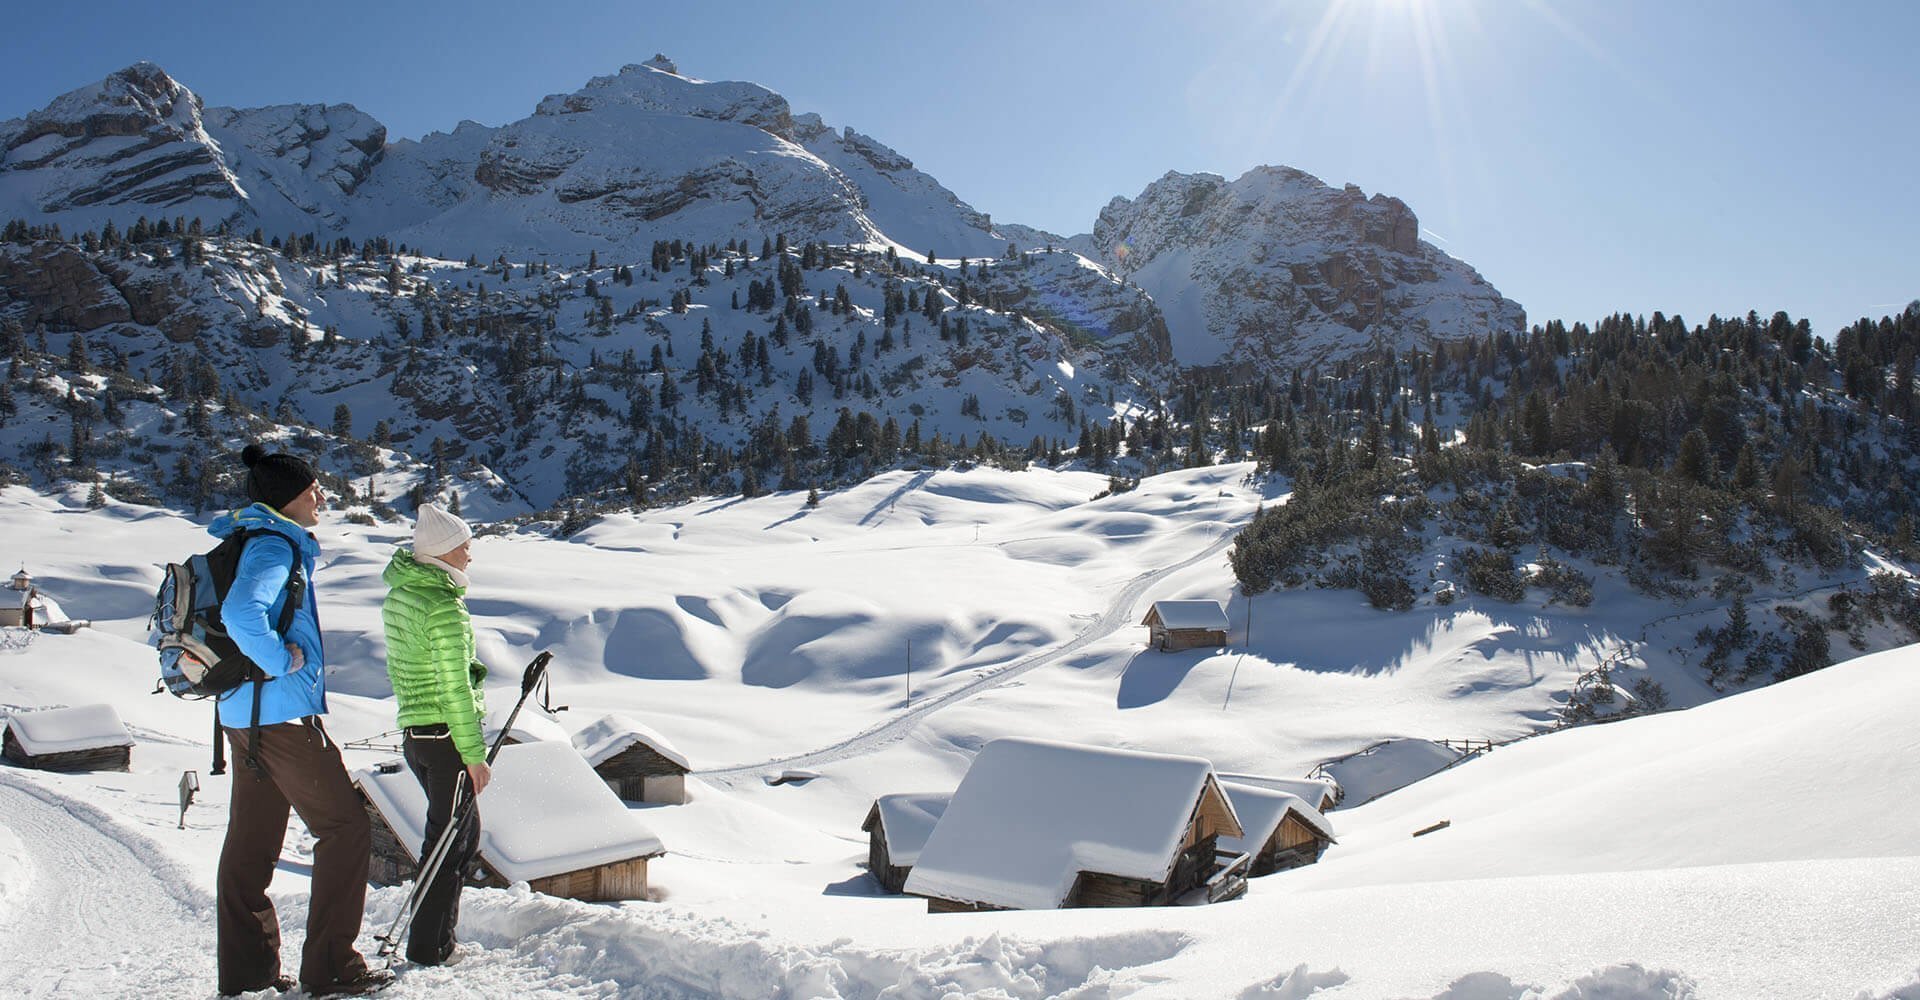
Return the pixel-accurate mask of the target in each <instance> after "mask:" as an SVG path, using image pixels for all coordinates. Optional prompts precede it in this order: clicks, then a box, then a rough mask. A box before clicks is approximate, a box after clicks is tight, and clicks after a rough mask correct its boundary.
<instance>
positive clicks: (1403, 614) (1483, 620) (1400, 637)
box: [1234, 591, 1629, 693]
mask: <svg viewBox="0 0 1920 1000" xmlns="http://www.w3.org/2000/svg"><path fill="white" fill-rule="evenodd" d="M1596 618H1598V616H1597V615H1595V614H1594V613H1592V611H1591V610H1590V609H1584V608H1567V607H1557V606H1556V607H1546V608H1543V607H1540V606H1539V605H1537V604H1534V603H1532V602H1530V601H1528V602H1522V603H1518V604H1504V603H1502V602H1499V601H1495V600H1492V599H1487V598H1473V599H1469V600H1466V601H1462V602H1461V603H1459V604H1456V605H1453V606H1450V607H1445V608H1433V607H1428V608H1419V609H1416V610H1413V611H1400V612H1395V611H1381V610H1378V609H1376V608H1373V607H1370V606H1368V605H1367V603H1366V600H1365V599H1364V598H1362V597H1360V596H1359V595H1358V594H1357V593H1354V592H1353V591H1317V592H1290V593H1285V594H1279V595H1273V596H1270V597H1262V598H1261V599H1259V601H1258V607H1257V609H1256V610H1255V612H1254V620H1253V628H1252V632H1253V637H1252V641H1251V642H1250V643H1249V642H1247V641H1246V640H1245V633H1244V632H1240V634H1238V635H1235V636H1234V638H1238V639H1241V640H1242V641H1241V642H1240V643H1238V644H1237V645H1238V646H1239V648H1241V649H1246V650H1247V651H1249V652H1251V653H1253V654H1254V655H1255V656H1258V657H1261V658H1263V659H1265V660H1268V661H1269V662H1273V663H1284V664H1289V665H1291V666H1293V667H1295V668H1297V669H1300V670H1306V671H1311V672H1316V673H1344V674H1358V675H1361V676H1375V675H1380V674H1389V673H1393V672H1395V671H1397V670H1399V669H1400V668H1401V667H1403V666H1405V665H1407V664H1408V663H1409V662H1410V661H1416V660H1426V659H1430V658H1431V657H1432V656H1433V655H1434V653H1435V652H1436V650H1446V649H1451V650H1452V651H1451V653H1448V654H1446V655H1448V656H1449V658H1450V659H1452V660H1454V661H1458V662H1459V663H1460V664H1461V665H1462V666H1463V667H1469V668H1470V667H1471V666H1472V665H1475V664H1483V663H1486V662H1488V661H1491V660H1495V659H1503V658H1513V659H1517V660H1518V661H1519V662H1520V663H1521V664H1522V665H1524V667H1525V668H1526V669H1525V675H1524V676H1521V675H1519V674H1515V675H1513V676H1511V677H1500V678H1493V677H1486V676H1482V677H1477V678H1474V679H1471V680H1467V679H1464V678H1463V682H1464V683H1465V685H1466V686H1465V688H1464V689H1463V691H1462V693H1477V692H1481V691H1488V690H1512V689H1516V688H1523V687H1530V686H1532V685H1534V684H1537V683H1539V682H1541V681H1542V680H1544V679H1545V678H1546V676H1547V675H1549V674H1551V673H1554V672H1557V671H1558V670H1561V669H1564V668H1563V667H1560V666H1557V665H1554V664H1543V663H1542V662H1541V661H1543V660H1548V661H1558V660H1562V659H1574V658H1578V659H1579V660H1581V661H1583V662H1584V661H1592V662H1591V663H1588V664H1587V665H1588V666H1591V665H1593V664H1595V663H1598V661H1599V660H1600V659H1601V658H1602V657H1604V656H1605V655H1606V653H1607V652H1609V651H1611V650H1612V649H1614V648H1616V647H1617V646H1618V645H1619V644H1620V643H1622V642H1624V641H1625V640H1626V638H1628V636H1626V635H1622V634H1621V633H1622V632H1626V631H1629V629H1628V628H1627V627H1625V626H1624V625H1623V624H1622V623H1602V622H1600V621H1597V620H1596ZM1243 620H1244V619H1243V618H1241V617H1240V614H1236V615H1235V618H1234V621H1235V623H1236V625H1238V624H1240V623H1241V622H1242V621H1243ZM1609 626H1611V627H1609ZM1236 631H1237V632H1238V631H1239V630H1236ZM1543 667H1547V668H1548V669H1543Z"/></svg>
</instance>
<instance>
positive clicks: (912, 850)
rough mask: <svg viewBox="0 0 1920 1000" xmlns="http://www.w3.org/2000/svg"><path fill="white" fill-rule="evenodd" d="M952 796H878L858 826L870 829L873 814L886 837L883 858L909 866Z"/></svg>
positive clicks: (918, 856)
mask: <svg viewBox="0 0 1920 1000" xmlns="http://www.w3.org/2000/svg"><path fill="white" fill-rule="evenodd" d="M952 799H953V796H952V795H948V794H945V793H941V792H914V793H903V794H896V795H882V796H880V797H879V798H877V799H874V800H873V808H872V809H870V810H868V812H867V822H866V823H864V824H862V825H861V829H863V830H872V829H873V820H874V818H875V817H876V816H877V817H878V818H879V820H880V830H881V832H882V833H883V834H884V835H885V837H886V844H887V860H889V861H891V862H893V863H894V864H896V865H904V866H912V865H913V864H915V863H916V862H918V861H919V860H920V849H921V848H923V847H925V846H926V845H927V838H928V837H929V836H931V835H932V834H933V828H934V825H935V824H937V823H939V822H940V816H941V814H943V813H945V812H946V811H947V803H948V802H950V801H952Z"/></svg>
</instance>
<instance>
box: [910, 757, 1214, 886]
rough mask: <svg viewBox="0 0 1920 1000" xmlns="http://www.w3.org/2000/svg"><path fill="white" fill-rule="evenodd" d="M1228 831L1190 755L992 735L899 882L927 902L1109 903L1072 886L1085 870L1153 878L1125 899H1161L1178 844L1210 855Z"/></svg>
mask: <svg viewBox="0 0 1920 1000" xmlns="http://www.w3.org/2000/svg"><path fill="white" fill-rule="evenodd" d="M1240 833H1241V828H1240V823H1239V820H1238V819H1237V818H1236V817H1235V816H1234V814H1233V807H1232V805H1231V804H1230V803H1229V802H1228V801H1227V799H1226V797H1225V795H1224V794H1223V793H1222V792H1221V790H1220V787H1219V784H1218V783H1217V782H1216V781H1215V780H1214V778H1213V772H1212V766H1211V765H1210V764H1208V763H1207V762H1206V761H1205V760H1202V759H1200V758H1198V757H1180V756H1172V755H1167V754H1151V753H1142V752H1138V751H1130V750H1112V749H1106V748H1102V747H1090V746H1079V745H1075V744H1069V743H1054V742H1047V741H1040V740H1017V739H1005V740H995V741H993V742H991V743H988V744H987V745H986V746H985V747H984V748H982V749H981V751H980V753H979V754H978V755H976V756H975V757H974V760H973V764H972V766H971V767H969V768H968V770H967V774H966V777H965V778H963V779H962V780H961V782H960V787H959V788H957V789H955V791H954V793H953V798H952V800H951V801H950V802H949V803H948V804H947V808H946V811H945V813H944V814H943V815H942V816H941V817H940V821H939V822H938V823H937V824H936V825H935V826H934V828H933V832H932V833H931V834H930V835H929V836H928V838H927V843H926V845H925V847H923V848H922V849H921V851H920V854H919V857H918V859H917V861H916V863H915V864H914V866H913V872H912V874H911V875H909V876H908V878H907V882H906V891H907V892H910V893H912V894H914V895H918V896H926V897H929V899H930V901H931V906H930V908H934V909H951V908H955V905H954V904H959V906H960V907H962V908H972V909H980V908H1007V909H1048V908H1053V907H1058V906H1062V905H1075V904H1080V905H1089V904H1094V905H1097V904H1099V903H1102V902H1109V901H1110V900H1107V899H1096V898H1092V897H1090V896H1089V895H1087V894H1086V893H1085V892H1084V887H1081V883H1082V882H1083V880H1084V879H1085V878H1092V879H1095V880H1096V881H1097V880H1099V879H1106V880H1109V881H1111V880H1128V881H1130V882H1133V883H1141V884H1146V885H1151V886H1155V887H1159V889H1158V890H1157V891H1155V892H1153V893H1148V894H1147V895H1151V896H1152V897H1153V898H1152V899H1151V900H1145V899H1138V900H1133V902H1141V901H1153V902H1163V901H1170V900H1168V899H1166V898H1164V897H1167V896H1169V895H1171V894H1176V892H1177V889H1178V888H1180V887H1173V886H1171V881H1170V880H1172V879H1173V877H1174V876H1175V874H1176V871H1175V869H1176V867H1178V866H1181V865H1182V862H1183V859H1185V858H1186V856H1187V855H1189V854H1192V855H1194V856H1195V857H1201V856H1204V859H1205V861H1206V862H1207V863H1208V864H1210V863H1211V861H1212V858H1213V845H1214V838H1216V837H1218V836H1238V835H1240ZM1202 876H1203V877H1204V872H1202Z"/></svg>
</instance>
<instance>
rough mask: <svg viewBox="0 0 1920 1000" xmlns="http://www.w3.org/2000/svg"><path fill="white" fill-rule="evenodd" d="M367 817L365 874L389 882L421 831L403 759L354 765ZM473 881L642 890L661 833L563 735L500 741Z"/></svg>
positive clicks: (400, 871) (590, 891) (423, 809)
mask: <svg viewBox="0 0 1920 1000" xmlns="http://www.w3.org/2000/svg"><path fill="white" fill-rule="evenodd" d="M353 778H354V784H355V785H356V786H358V787H359V789H360V794H361V796H362V797H363V799H364V801H365V804H366V808H367V811H368V813H369V815H370V816H371V817H372V819H373V843H374V846H373V863H372V867H371V869H370V871H369V875H368V878H369V880H370V881H372V882H374V883H375V884H379V885H394V884H398V883H400V882H403V881H405V880H406V879H408V878H411V877H413V876H414V874H415V872H416V871H417V868H418V864H419V862H418V854H417V852H418V851H419V850H420V845H421V844H422V842H423V841H424V840H425V839H426V817H427V798H426V794H425V793H424V792H422V791H421V789H420V783H419V781H417V780H415V778H414V776H413V773H412V772H411V771H409V770H407V768H406V767H405V766H404V765H401V766H397V767H396V766H393V765H391V764H385V765H381V766H378V767H373V768H367V769H364V770H361V771H356V772H355V773H354V776H353ZM478 801H479V811H480V857H479V871H478V873H477V881H479V882H480V883H481V884H484V885H492V886H500V887H504V886H507V885H510V884H512V883H514V882H526V883H527V884H528V885H529V886H531V887H532V888H533V890H534V891H535V892H543V893H546V894H547V895H550V896H566V897H569V898H572V899H582V900H587V901H603V900H620V899H645V898H647V862H648V861H650V860H651V859H653V858H656V857H659V856H660V855H662V854H665V853H666V848H665V847H664V846H662V845H661V843H660V839H659V838H658V837H656V836H654V835H653V832H652V831H651V830H649V829H647V827H646V825H645V824H643V823H641V822H640V819H639V817H637V816H635V815H634V813H633V811H632V810H630V809H628V808H627V807H626V806H624V805H622V804H621V802H620V800H619V799H617V798H614V796H613V794H612V793H611V792H610V791H608V789H607V786H606V785H605V784H604V783H602V782H601V780H600V778H599V776H598V775H596V774H594V773H593V769H592V768H590V767H588V766H587V762H586V761H585V760H584V759H582V758H581V756H580V755H579V754H578V753H576V752H574V749H573V747H571V746H569V745H567V744H565V743H555V742H552V741H548V740H540V741H535V742H530V743H522V744H518V745H514V746H507V747H503V748H502V749H501V751H500V755H499V757H497V758H495V760H494V764H493V781H492V783H491V784H489V785H488V786H487V793H486V794H485V795H482V796H481V797H480V798H479V800H478Z"/></svg>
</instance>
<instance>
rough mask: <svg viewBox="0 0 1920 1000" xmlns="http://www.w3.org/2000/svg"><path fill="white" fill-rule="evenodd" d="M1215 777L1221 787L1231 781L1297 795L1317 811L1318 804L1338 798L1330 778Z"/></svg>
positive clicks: (1222, 775)
mask: <svg viewBox="0 0 1920 1000" xmlns="http://www.w3.org/2000/svg"><path fill="white" fill-rule="evenodd" d="M1216 776H1217V777H1218V778H1219V779H1220V783H1221V784H1222V785H1225V784H1226V783H1227V782H1230V781H1231V782H1237V783H1239V784H1242V785H1252V786H1254V787H1255V788H1271V789H1273V790H1274V791H1276V792H1286V793H1287V794H1288V795H1298V796H1300V797H1301V798H1303V799H1305V800H1307V804H1308V805H1310V806H1313V807H1314V808H1316V809H1318V808H1319V807H1320V803H1322V802H1324V801H1326V800H1327V798H1328V797H1332V798H1336V799H1337V798H1339V797H1340V794H1339V793H1340V786H1339V785H1337V784H1335V783H1334V782H1333V780H1332V779H1330V778H1275V777H1269V776H1268V775H1264V774H1228V773H1225V772H1221V773H1219V774H1218V775H1216ZM1243 818H1244V817H1243Z"/></svg>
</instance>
